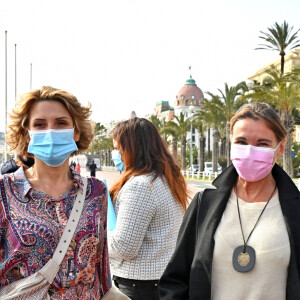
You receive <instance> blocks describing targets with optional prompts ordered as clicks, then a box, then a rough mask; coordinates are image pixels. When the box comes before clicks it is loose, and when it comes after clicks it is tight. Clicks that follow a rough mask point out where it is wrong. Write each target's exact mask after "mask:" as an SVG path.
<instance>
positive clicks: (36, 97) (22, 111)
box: [5, 86, 94, 156]
mask: <svg viewBox="0 0 300 300" xmlns="http://www.w3.org/2000/svg"><path fill="white" fill-rule="evenodd" d="M40 101H57V102H60V103H62V104H63V105H64V107H65V108H66V109H67V111H68V112H69V113H70V115H71V117H72V119H73V122H74V127H75V132H80V139H79V141H78V142H76V144H77V147H78V150H77V151H75V152H73V153H72V155H76V154H78V153H80V152H83V151H85V150H86V149H87V148H88V147H89V144H90V142H91V141H92V139H93V136H94V133H93V129H92V123H91V121H90V120H89V117H90V115H91V109H90V108H91V106H90V105H88V106H82V105H81V104H80V102H79V101H78V100H77V98H76V97H75V96H74V95H72V94H70V93H68V92H66V91H63V90H60V89H56V88H53V87H51V86H43V87H41V89H39V90H33V91H30V92H28V93H26V94H24V95H22V96H21V98H20V100H19V101H18V102H17V104H16V106H15V108H14V109H13V111H12V113H11V114H10V116H9V117H10V123H9V125H8V132H7V134H6V136H5V140H6V142H7V144H8V145H9V146H10V151H12V150H16V151H17V153H18V154H20V155H24V156H29V155H30V154H28V152H27V148H28V144H29V140H30V138H29V134H28V122H29V116H30V111H31V108H32V106H33V104H34V103H36V102H40Z"/></svg>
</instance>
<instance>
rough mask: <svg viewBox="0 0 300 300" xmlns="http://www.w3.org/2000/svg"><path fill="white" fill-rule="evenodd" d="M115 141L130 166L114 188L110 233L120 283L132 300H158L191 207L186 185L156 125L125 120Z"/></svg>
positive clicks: (126, 166)
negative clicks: (161, 280)
mask: <svg viewBox="0 0 300 300" xmlns="http://www.w3.org/2000/svg"><path fill="white" fill-rule="evenodd" d="M112 137H113V139H114V146H115V149H116V151H119V152H120V157H121V159H122V161H123V162H124V166H125V170H124V173H123V175H122V176H121V178H120V179H119V180H118V181H117V182H116V183H115V185H114V186H113V187H112V188H111V190H110V193H111V198H112V199H113V202H114V205H115V211H116V214H117V224H116V229H115V230H114V231H111V232H109V233H108V247H109V255H110V261H111V267H112V273H113V274H114V282H115V284H116V286H117V287H119V289H120V290H121V291H122V292H123V293H125V294H126V295H127V296H129V297H130V298H131V299H132V300H138V299H139V300H140V299H143V300H148V299H149V300H156V299H159V296H158V280H159V278H160V277H161V275H162V273H163V271H164V269H165V267H166V265H167V263H168V261H169V259H170V257H171V255H172V253H173V251H174V248H175V243H176V239H177V234H178V230H179V227H180V225H181V222H182V216H183V213H184V211H185V209H186V206H187V190H186V183H185V180H184V178H183V176H182V175H181V173H180V168H179V167H178V166H177V165H176V163H175V162H174V160H173V158H172V156H171V154H170V152H169V150H168V147H167V145H166V142H165V141H164V140H163V139H162V138H161V136H160V134H159V132H158V130H157V129H156V127H155V126H154V125H153V124H152V123H151V122H150V121H148V120H146V119H143V118H134V119H130V120H128V121H124V122H121V123H119V124H118V125H117V126H116V127H115V128H114V130H113V132H112Z"/></svg>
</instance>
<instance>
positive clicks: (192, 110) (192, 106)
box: [189, 104, 195, 171]
mask: <svg viewBox="0 0 300 300" xmlns="http://www.w3.org/2000/svg"><path fill="white" fill-rule="evenodd" d="M194 110H195V106H194V105H193V104H191V105H190V106H189V111H190V121H191V153H190V155H191V156H190V167H191V171H193V123H192V121H193V113H194Z"/></svg>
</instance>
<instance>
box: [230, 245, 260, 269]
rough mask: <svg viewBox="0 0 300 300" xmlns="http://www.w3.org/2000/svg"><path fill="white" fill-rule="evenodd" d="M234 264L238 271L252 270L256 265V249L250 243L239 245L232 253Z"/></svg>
mask: <svg viewBox="0 0 300 300" xmlns="http://www.w3.org/2000/svg"><path fill="white" fill-rule="evenodd" d="M244 248H245V252H244ZM232 265H233V267H234V269H235V270H236V271H238V272H243V273H244V272H249V271H251V270H252V269H253V267H254V265H255V250H254V249H253V248H252V247H250V246H248V245H247V246H246V247H244V246H239V247H237V248H236V249H235V250H234V252H233V255H232Z"/></svg>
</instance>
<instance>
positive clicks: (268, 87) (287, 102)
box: [249, 67, 300, 177]
mask: <svg viewBox="0 0 300 300" xmlns="http://www.w3.org/2000/svg"><path fill="white" fill-rule="evenodd" d="M266 73H267V74H268V77H266V78H265V80H264V81H263V83H262V84H261V85H256V86H254V87H253V91H254V92H253V93H251V94H249V97H251V98H252V101H260V102H262V101H265V102H268V103H269V104H271V105H272V106H273V107H275V109H277V110H278V112H279V115H280V118H281V120H282V122H283V123H284V125H285V128H286V130H287V142H286V146H285V151H284V154H283V169H284V170H285V171H286V172H287V173H288V174H289V175H290V176H291V177H292V176H293V166H292V158H291V148H292V133H293V130H294V118H293V115H292V112H293V110H295V109H297V108H298V107H299V106H300V83H299V82H300V77H297V76H296V77H295V73H286V74H283V73H281V72H278V71H277V70H276V69H275V67H272V68H271V69H269V70H267V71H266Z"/></svg>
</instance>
